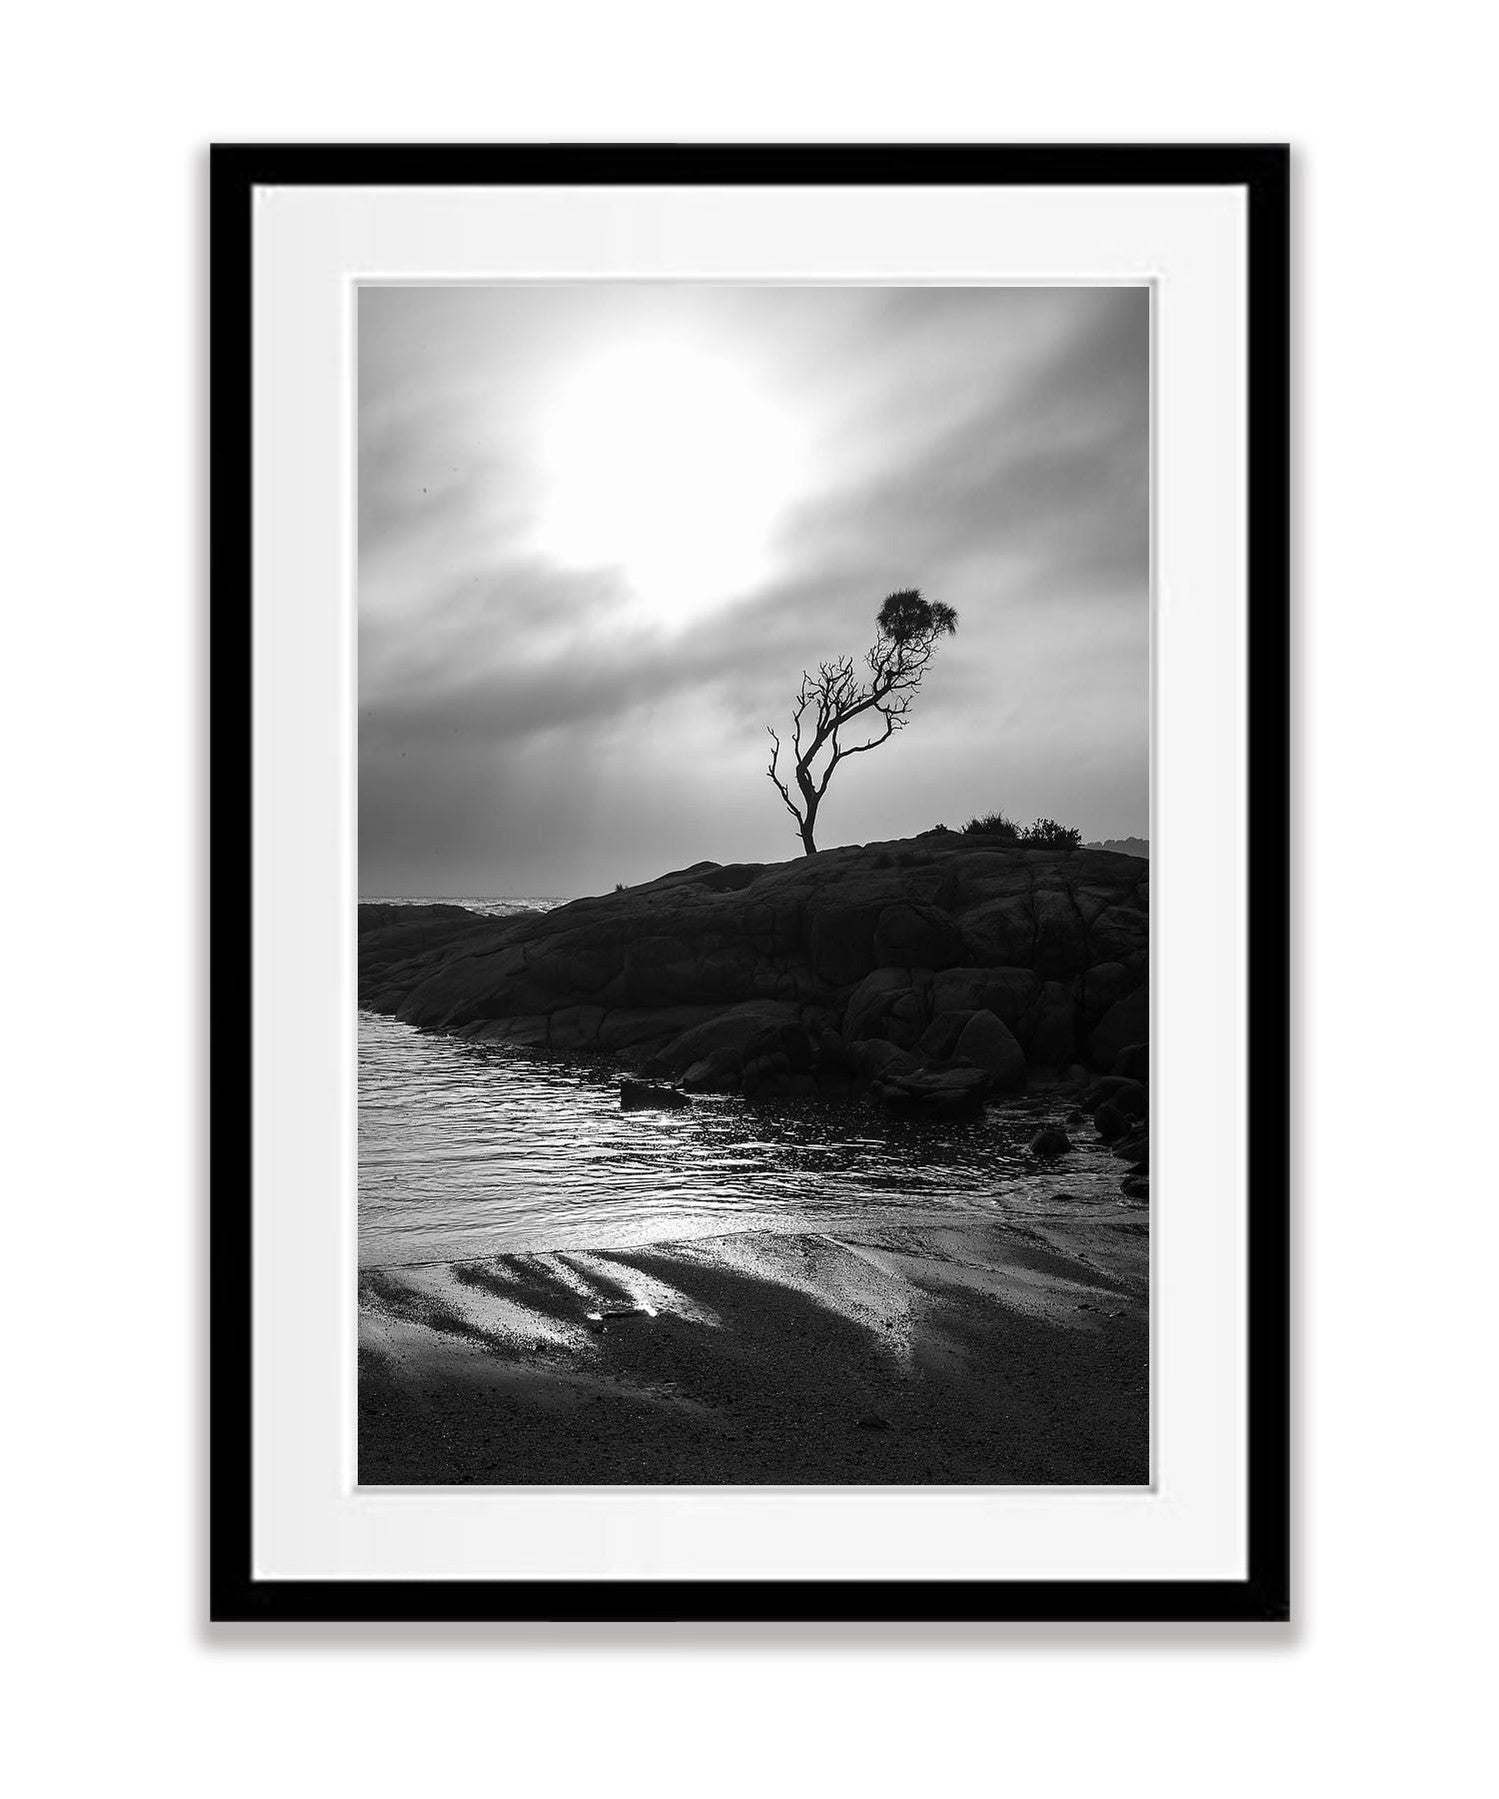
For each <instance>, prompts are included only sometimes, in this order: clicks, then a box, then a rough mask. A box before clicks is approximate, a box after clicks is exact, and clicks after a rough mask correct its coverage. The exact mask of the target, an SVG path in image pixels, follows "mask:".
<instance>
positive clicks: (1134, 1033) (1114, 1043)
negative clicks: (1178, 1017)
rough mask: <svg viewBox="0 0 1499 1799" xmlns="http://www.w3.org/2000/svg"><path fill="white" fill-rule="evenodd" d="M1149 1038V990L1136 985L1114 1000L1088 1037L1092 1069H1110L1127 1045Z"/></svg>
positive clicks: (1148, 1039) (1145, 1041) (1147, 1040)
mask: <svg viewBox="0 0 1499 1799" xmlns="http://www.w3.org/2000/svg"><path fill="white" fill-rule="evenodd" d="M1149 1041H1150V989H1149V988H1148V987H1138V988H1136V990H1135V991H1134V992H1133V993H1131V994H1129V995H1127V996H1126V997H1125V998H1124V999H1121V1000H1116V1001H1115V1002H1114V1004H1113V1005H1112V1006H1110V1007H1109V1009H1108V1011H1107V1012H1105V1013H1104V1015H1103V1017H1102V1018H1100V1019H1099V1021H1098V1023H1097V1024H1096V1025H1094V1027H1093V1035H1092V1037H1091V1038H1090V1039H1089V1043H1090V1047H1091V1049H1092V1052H1093V1065H1094V1067H1095V1068H1112V1067H1113V1066H1114V1060H1115V1058H1116V1057H1117V1056H1118V1054H1119V1052H1120V1050H1122V1049H1123V1048H1124V1047H1125V1046H1126V1045H1127V1044H1131V1045H1132V1044H1136V1043H1148V1042H1149Z"/></svg>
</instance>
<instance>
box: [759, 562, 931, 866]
mask: <svg viewBox="0 0 1499 1799" xmlns="http://www.w3.org/2000/svg"><path fill="white" fill-rule="evenodd" d="M875 622H876V626H877V635H876V637H875V640H874V647H873V648H872V649H871V650H870V651H869V653H868V654H867V655H866V657H865V658H864V660H865V661H866V662H867V663H868V665H869V677H870V678H869V680H868V681H863V680H859V679H858V678H856V676H855V674H854V663H853V658H852V657H851V656H840V657H839V658H838V660H837V661H836V662H819V663H818V665H817V673H816V674H815V675H814V674H808V673H807V671H806V670H805V669H804V670H803V671H802V684H801V687H800V688H799V689H798V691H797V696H796V710H795V712H794V713H793V714H792V730H791V748H790V754H791V758H792V762H791V770H790V774H791V778H792V780H794V781H795V783H796V788H797V791H798V793H800V795H801V804H800V805H798V804H797V803H796V801H795V800H794V799H793V798H792V797H791V789H790V787H789V786H788V785H787V782H786V781H785V780H783V779H782V778H781V772H780V768H779V763H780V756H781V740H780V738H779V736H777V734H776V731H775V728H774V727H773V726H771V725H767V726H766V727H765V728H766V730H767V731H769V732H770V740H771V742H772V743H773V744H774V745H775V748H774V749H773V750H772V751H771V754H770V767H769V769H768V770H767V771H766V772H767V773H768V774H769V776H770V778H771V780H772V781H774V782H775V784H776V790H777V791H778V792H779V794H780V796H781V798H782V799H783V800H784V801H785V802H786V810H787V811H788V812H789V813H790V814H791V816H792V817H793V818H794V819H795V820H796V828H797V831H798V833H799V834H800V836H801V840H802V848H803V849H804V850H805V851H806V852H807V854H808V855H809V856H815V855H816V854H817V844H816V842H815V841H814V838H813V830H814V827H815V826H816V824H817V808H818V807H819V806H820V805H821V804H822V797H823V795H824V794H825V793H826V792H827V790H828V782H829V781H831V780H832V778H833V770H834V769H835V768H836V767H837V766H838V764H839V763H840V762H841V761H843V759H844V757H845V756H858V755H862V754H863V752H864V751H865V750H872V749H874V748H875V747H876V746H877V745H878V744H882V743H884V742H885V741H886V739H887V738H890V737H892V736H894V734H895V733H896V732H897V731H898V730H900V729H901V727H902V726H903V725H904V724H905V722H906V716H907V714H908V713H909V712H910V710H911V702H912V701H913V700H914V699H915V697H916V689H917V688H918V687H920V685H921V678H922V676H923V675H924V674H925V673H926V671H927V666H928V664H929V663H930V662H931V660H932V656H933V654H934V652H935V651H936V648H937V639H938V638H939V637H951V636H952V634H953V632H954V631H956V630H957V628H958V615H957V613H956V612H954V611H953V609H952V607H951V606H944V605H943V604H942V603H941V601H940V600H924V599H922V597H921V595H920V593H919V592H918V591H917V589H916V588H914V587H907V588H903V589H902V590H901V592H899V593H892V594H890V595H889V596H888V597H887V598H886V600H885V603H884V605H883V606H881V607H880V610H879V616H878V618H877V619H876V621H875ZM876 719H878V720H879V721H880V726H881V728H879V729H876V728H875V720H876ZM855 721H859V722H858V724H857V729H858V730H859V731H860V732H864V731H873V732H874V735H873V736H870V737H867V738H866V740H865V741H864V742H863V743H844V742H842V741H841V739H840V737H839V733H840V732H841V731H843V730H844V728H845V727H846V726H849V725H854V724H855ZM824 755H825V756H826V761H825V762H823V763H822V765H821V769H820V770H819V768H818V758H819V757H820V756H824Z"/></svg>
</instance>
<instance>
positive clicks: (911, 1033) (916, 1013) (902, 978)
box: [843, 968, 927, 1049]
mask: <svg viewBox="0 0 1499 1799" xmlns="http://www.w3.org/2000/svg"><path fill="white" fill-rule="evenodd" d="M926 1022H927V1010H926V1001H925V998H924V993H923V987H922V977H921V976H920V975H919V974H917V973H914V972H913V971H912V970H911V969H909V968H877V969H875V971H874V972H873V973H872V974H870V975H867V976H866V977H865V978H864V979H863V980H862V981H860V983H859V985H858V986H857V987H856V988H855V989H854V990H853V992H852V993H851V994H850V995H849V1000H848V1007H847V1009H846V1011H845V1012H844V1014H843V1035H844V1037H845V1038H846V1039H847V1040H848V1041H849V1042H850V1043H854V1042H857V1041H858V1040H859V1039H860V1038H861V1037H885V1038H888V1039H889V1041H890V1042H892V1043H898V1044H900V1046H901V1048H902V1049H910V1048H911V1046H912V1045H913V1044H914V1043H915V1042H916V1040H917V1038H918V1037H920V1035H921V1033H922V1031H923V1029H924V1028H925V1026H926Z"/></svg>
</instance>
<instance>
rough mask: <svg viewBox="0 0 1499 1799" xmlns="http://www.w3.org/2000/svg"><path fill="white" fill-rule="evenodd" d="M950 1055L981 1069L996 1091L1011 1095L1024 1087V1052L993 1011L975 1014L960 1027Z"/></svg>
mask: <svg viewBox="0 0 1499 1799" xmlns="http://www.w3.org/2000/svg"><path fill="white" fill-rule="evenodd" d="M953 1055H954V1056H955V1057H960V1058H961V1059H962V1060H963V1061H965V1062H972V1063H973V1064H974V1066H975V1067H977V1068H982V1069H983V1070H984V1072H985V1074H987V1075H988V1077H989V1082H990V1085H991V1086H992V1087H993V1088H994V1089H995V1091H996V1092H1000V1093H1013V1092H1015V1091H1017V1090H1018V1089H1019V1088H1021V1087H1023V1086H1024V1085H1025V1051H1024V1050H1023V1049H1021V1047H1020V1045H1019V1044H1018V1043H1017V1042H1016V1041H1015V1035H1014V1033H1013V1032H1012V1031H1011V1030H1010V1028H1009V1026H1008V1025H1006V1024H1004V1023H1002V1022H1001V1021H1000V1020H999V1019H998V1018H996V1017H995V1016H994V1014H993V1013H992V1012H975V1013H974V1015H973V1016H972V1018H970V1019H969V1020H968V1023H967V1024H965V1025H964V1026H963V1029H962V1031H961V1033H960V1034H959V1036H958V1040H957V1043H956V1044H955V1045H954V1046H953Z"/></svg>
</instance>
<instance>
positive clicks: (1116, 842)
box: [1083, 837, 1150, 856]
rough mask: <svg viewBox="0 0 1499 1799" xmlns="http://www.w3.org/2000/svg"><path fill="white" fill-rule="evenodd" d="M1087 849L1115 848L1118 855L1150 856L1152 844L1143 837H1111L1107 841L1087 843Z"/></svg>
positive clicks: (1114, 850)
mask: <svg viewBox="0 0 1499 1799" xmlns="http://www.w3.org/2000/svg"><path fill="white" fill-rule="evenodd" d="M1083 848H1084V849H1085V850H1113V852H1114V854H1115V855H1116V856H1148V855H1149V854H1150V845H1149V844H1148V843H1147V842H1146V840H1145V839H1144V838H1143V837H1110V838H1109V840H1108V841H1107V842H1106V843H1085V844H1084V845H1083Z"/></svg>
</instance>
